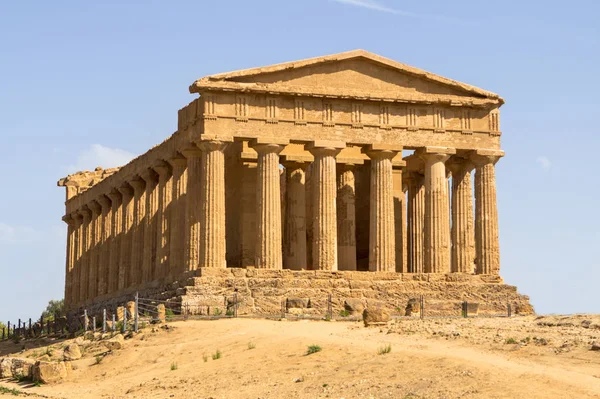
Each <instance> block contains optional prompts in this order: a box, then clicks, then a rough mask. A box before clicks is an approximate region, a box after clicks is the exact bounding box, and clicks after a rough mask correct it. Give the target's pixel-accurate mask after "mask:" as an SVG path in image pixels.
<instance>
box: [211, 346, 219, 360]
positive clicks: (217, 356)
mask: <svg viewBox="0 0 600 399" xmlns="http://www.w3.org/2000/svg"><path fill="white" fill-rule="evenodd" d="M220 358H221V351H220V350H218V349H217V351H216V352H215V354H214V355H212V359H213V360H217V359H220Z"/></svg>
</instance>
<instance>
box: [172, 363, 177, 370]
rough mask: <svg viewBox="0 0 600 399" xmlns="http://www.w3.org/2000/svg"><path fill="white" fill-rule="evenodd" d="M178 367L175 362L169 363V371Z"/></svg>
mask: <svg viewBox="0 0 600 399" xmlns="http://www.w3.org/2000/svg"><path fill="white" fill-rule="evenodd" d="M177 369H178V366H177V362H173V363H171V371H175V370H177Z"/></svg>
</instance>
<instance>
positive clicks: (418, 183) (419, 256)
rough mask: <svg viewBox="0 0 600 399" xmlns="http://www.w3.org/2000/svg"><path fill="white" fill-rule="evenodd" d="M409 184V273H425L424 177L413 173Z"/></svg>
mask: <svg viewBox="0 0 600 399" xmlns="http://www.w3.org/2000/svg"><path fill="white" fill-rule="evenodd" d="M406 180H407V183H408V212H407V214H408V227H407V233H408V244H407V247H408V272H409V273H423V272H424V268H423V258H424V251H423V242H424V238H425V185H424V181H425V179H424V177H423V175H421V174H418V173H411V174H409V175H408V176H407V177H406Z"/></svg>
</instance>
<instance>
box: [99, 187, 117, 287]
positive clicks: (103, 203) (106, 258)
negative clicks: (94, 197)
mask: <svg viewBox="0 0 600 399" xmlns="http://www.w3.org/2000/svg"><path fill="white" fill-rule="evenodd" d="M98 203H99V204H100V207H101V221H102V222H101V226H100V234H101V237H100V242H101V244H100V246H99V253H98V291H97V292H98V295H104V294H107V293H108V273H109V269H110V252H111V247H112V241H113V240H112V203H111V201H110V200H109V199H108V197H106V196H105V195H101V196H100V197H98Z"/></svg>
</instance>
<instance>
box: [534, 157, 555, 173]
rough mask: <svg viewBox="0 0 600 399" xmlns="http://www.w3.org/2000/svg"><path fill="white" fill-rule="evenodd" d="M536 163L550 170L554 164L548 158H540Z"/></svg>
mask: <svg viewBox="0 0 600 399" xmlns="http://www.w3.org/2000/svg"><path fill="white" fill-rule="evenodd" d="M535 162H537V163H538V164H539V165H540V166H541V167H542V169H545V170H548V169H550V167H552V162H550V160H549V159H548V157H545V156H539V157H537V158H536V159H535Z"/></svg>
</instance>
